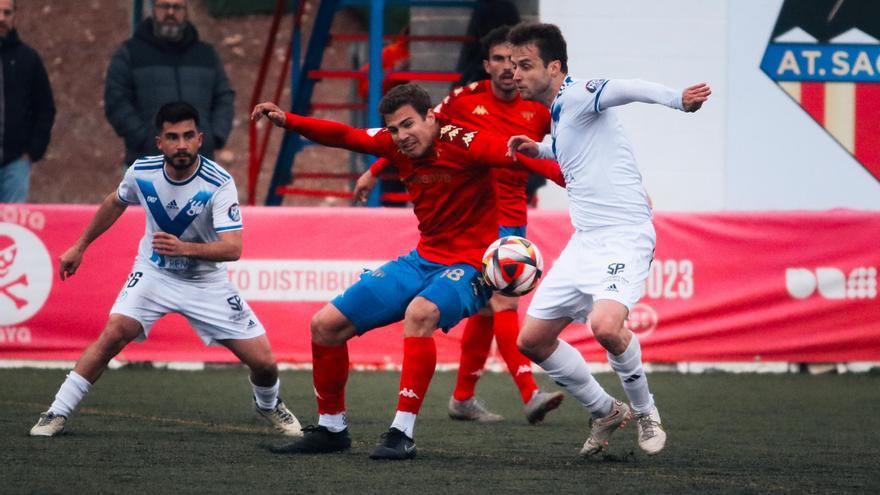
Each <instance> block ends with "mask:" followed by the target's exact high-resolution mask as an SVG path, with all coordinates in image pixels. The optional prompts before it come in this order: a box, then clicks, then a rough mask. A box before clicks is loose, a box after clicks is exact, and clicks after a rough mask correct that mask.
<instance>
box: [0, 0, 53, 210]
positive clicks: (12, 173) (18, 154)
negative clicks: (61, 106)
mask: <svg viewBox="0 0 880 495" xmlns="http://www.w3.org/2000/svg"><path fill="white" fill-rule="evenodd" d="M0 64H2V71H0V142H2V149H0V203H24V202H25V201H27V197H28V189H29V187H30V171H31V164H32V163H34V162H37V161H39V160H40V159H41V158H43V155H44V154H45V153H46V147H47V146H49V137H50V134H51V132H52V123H53V122H54V121H55V102H54V100H53V99H52V87H51V86H50V85H49V76H48V75H46V68H45V67H43V61H42V60H41V59H40V55H39V54H38V53H37V52H36V50H34V49H33V48H31V47H30V46H28V45H27V44H25V43H23V42H22V41H21V38H19V37H18V31H16V30H15V1H14V0H0Z"/></svg>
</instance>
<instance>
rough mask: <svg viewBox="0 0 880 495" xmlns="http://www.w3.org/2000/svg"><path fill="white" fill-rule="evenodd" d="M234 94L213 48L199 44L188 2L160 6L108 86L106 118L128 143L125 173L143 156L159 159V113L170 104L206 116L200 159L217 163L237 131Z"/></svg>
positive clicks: (166, 1)
mask: <svg viewBox="0 0 880 495" xmlns="http://www.w3.org/2000/svg"><path fill="white" fill-rule="evenodd" d="M234 99H235V92H234V91H233V90H232V88H231V87H230V86H229V79H228V78H227V77H226V72H225V71H224V70H223V64H222V63H221V61H220V57H218V56H217V52H216V51H214V48H213V47H212V46H211V45H210V44H208V43H205V42H203V41H199V34H198V32H197V31H196V28H195V27H194V26H193V25H192V23H190V22H189V20H188V16H187V2H186V0H156V3H155V4H154V5H153V16H152V17H149V18H147V19H146V20H144V21H143V22H142V23H141V24H140V25H139V26H138V28H137V30H136V31H135V33H134V36H132V37H131V38H130V39H128V40H127V41H125V42H124V43H123V44H122V46H120V47H119V49H118V50H117V51H116V53H115V54H114V55H113V58H112V59H111V60H110V67H109V68H108V69H107V81H106V83H105V86H104V113H105V115H106V116H107V120H108V121H109V122H110V125H112V126H113V129H115V130H116V133H117V134H118V135H119V136H121V137H122V138H123V139H124V140H125V165H126V167H127V166H129V165H131V163H132V162H133V161H134V160H135V159H137V158H139V157H142V156H146V155H158V154H159V151H158V150H157V149H156V145H155V142H154V141H155V139H154V138H155V136H156V130H155V129H153V127H152V122H153V118H154V117H155V114H156V111H157V110H158V109H159V107H161V106H162V105H164V104H165V103H168V102H170V101H186V102H188V103H190V104H192V105H193V106H194V107H196V109H197V110H198V111H199V115H201V116H202V124H201V127H202V131H203V132H204V135H205V141H204V144H203V145H202V151H201V153H202V154H203V155H205V156H206V157H208V158H213V156H214V150H215V149H220V148H222V147H223V146H224V145H225V144H226V139H227V138H228V137H229V132H230V131H231V130H232V116H233V111H234V109H233V100H234Z"/></svg>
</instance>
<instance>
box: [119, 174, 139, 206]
mask: <svg viewBox="0 0 880 495" xmlns="http://www.w3.org/2000/svg"><path fill="white" fill-rule="evenodd" d="M116 199H117V201H119V203H120V204H124V205H136V204H140V199H139V198H138V195H137V184H135V180H134V167H128V170H126V171H125V175H124V176H123V177H122V182H120V183H119V186H118V187H117V188H116Z"/></svg>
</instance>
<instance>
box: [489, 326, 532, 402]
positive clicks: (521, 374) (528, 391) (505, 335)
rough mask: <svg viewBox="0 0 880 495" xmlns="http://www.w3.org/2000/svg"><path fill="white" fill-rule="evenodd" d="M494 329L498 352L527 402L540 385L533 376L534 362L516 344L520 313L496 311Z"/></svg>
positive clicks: (524, 400)
mask: <svg viewBox="0 0 880 495" xmlns="http://www.w3.org/2000/svg"><path fill="white" fill-rule="evenodd" d="M493 330H494V331H495V341H496V342H498V352H500V353H501V357H503V358H504V362H505V363H507V370H508V371H509V372H510V374H511V376H513V381H514V382H516V386H517V387H518V388H519V394H520V395H521V396H522V401H523V404H525V403H527V402H528V401H529V400H530V399H531V398H532V394H533V393H534V392H535V390H538V385H537V384H536V383H535V377H534V376H532V362H531V361H530V360H529V358H527V357H525V356H523V354H522V353H521V352H519V348H518V347H517V346H516V339H517V337H519V315H518V314H517V312H516V311H514V310H508V311H501V312H499V313H495V325H494V326H493Z"/></svg>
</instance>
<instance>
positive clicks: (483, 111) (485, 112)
mask: <svg viewBox="0 0 880 495" xmlns="http://www.w3.org/2000/svg"><path fill="white" fill-rule="evenodd" d="M472 113H473V114H475V115H489V111H488V110H486V107H484V106H483V105H477V106H475V107H474V111H473V112H472Z"/></svg>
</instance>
